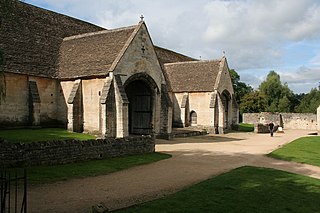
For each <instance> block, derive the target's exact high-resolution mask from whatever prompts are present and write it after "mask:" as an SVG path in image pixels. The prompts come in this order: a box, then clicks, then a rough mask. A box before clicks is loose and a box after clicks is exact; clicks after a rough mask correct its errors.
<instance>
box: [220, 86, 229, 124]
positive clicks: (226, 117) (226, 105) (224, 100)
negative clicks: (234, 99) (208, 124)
mask: <svg viewBox="0 0 320 213" xmlns="http://www.w3.org/2000/svg"><path fill="white" fill-rule="evenodd" d="M221 101H222V104H223V108H224V112H223V113H224V128H228V127H229V125H230V122H229V116H230V115H229V112H230V106H231V104H230V102H231V95H230V93H229V92H228V91H227V90H224V91H223V92H222V95H221Z"/></svg>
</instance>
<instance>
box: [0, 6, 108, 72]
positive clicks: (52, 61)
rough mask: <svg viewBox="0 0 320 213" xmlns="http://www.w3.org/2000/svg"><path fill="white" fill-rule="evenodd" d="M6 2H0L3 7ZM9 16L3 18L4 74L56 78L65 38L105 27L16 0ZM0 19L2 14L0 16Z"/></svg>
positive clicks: (0, 37) (0, 40) (0, 36)
mask: <svg viewBox="0 0 320 213" xmlns="http://www.w3.org/2000/svg"><path fill="white" fill-rule="evenodd" d="M4 2H5V1H1V2H0V6H3V5H1V4H3V3H4ZM16 2H17V3H15V4H14V7H13V8H12V9H13V10H12V12H11V13H10V14H11V15H10V16H8V17H6V18H4V17H2V22H1V27H0V49H1V51H2V52H3V53H4V57H5V61H6V62H5V67H4V68H5V71H7V72H14V73H21V74H28V75H36V76H44V77H56V70H57V62H58V55H59V47H60V44H61V42H62V39H63V38H64V37H68V36H72V35H77V34H82V33H87V32H95V31H101V30H103V29H104V28H101V27H98V26H95V25H93V24H90V23H87V22H84V21H80V20H77V19H74V18H71V17H68V16H65V15H61V14H58V13H55V12H52V11H48V10H45V9H41V8H38V7H35V6H32V5H29V4H26V3H23V2H20V1H16ZM0 16H1V15H0Z"/></svg>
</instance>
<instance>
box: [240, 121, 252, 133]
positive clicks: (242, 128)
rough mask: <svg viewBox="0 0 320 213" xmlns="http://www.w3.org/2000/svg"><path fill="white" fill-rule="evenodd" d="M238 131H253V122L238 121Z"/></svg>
mask: <svg viewBox="0 0 320 213" xmlns="http://www.w3.org/2000/svg"><path fill="white" fill-rule="evenodd" d="M239 131H240V132H253V131H254V125H253V124H247V123H239Z"/></svg>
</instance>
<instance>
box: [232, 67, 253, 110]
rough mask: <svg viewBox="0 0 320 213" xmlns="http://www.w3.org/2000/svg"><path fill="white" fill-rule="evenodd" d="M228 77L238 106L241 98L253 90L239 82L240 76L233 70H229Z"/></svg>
mask: <svg viewBox="0 0 320 213" xmlns="http://www.w3.org/2000/svg"><path fill="white" fill-rule="evenodd" d="M230 76H231V81H232V84H233V89H234V94H235V97H236V100H237V102H238V103H239V104H240V103H241V99H242V97H243V96H245V95H246V94H248V93H251V92H253V88H252V87H251V86H249V85H247V84H246V83H243V82H241V81H240V75H239V74H238V73H237V72H236V71H235V70H234V69H230Z"/></svg>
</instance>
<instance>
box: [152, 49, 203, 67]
mask: <svg viewBox="0 0 320 213" xmlns="http://www.w3.org/2000/svg"><path fill="white" fill-rule="evenodd" d="M154 49H155V51H156V54H157V56H158V60H159V62H160V64H162V65H163V64H166V63H175V62H183V61H197V60H196V59H194V58H191V57H188V56H185V55H182V54H180V53H176V52H173V51H171V50H168V49H165V48H162V47H158V46H154Z"/></svg>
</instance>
